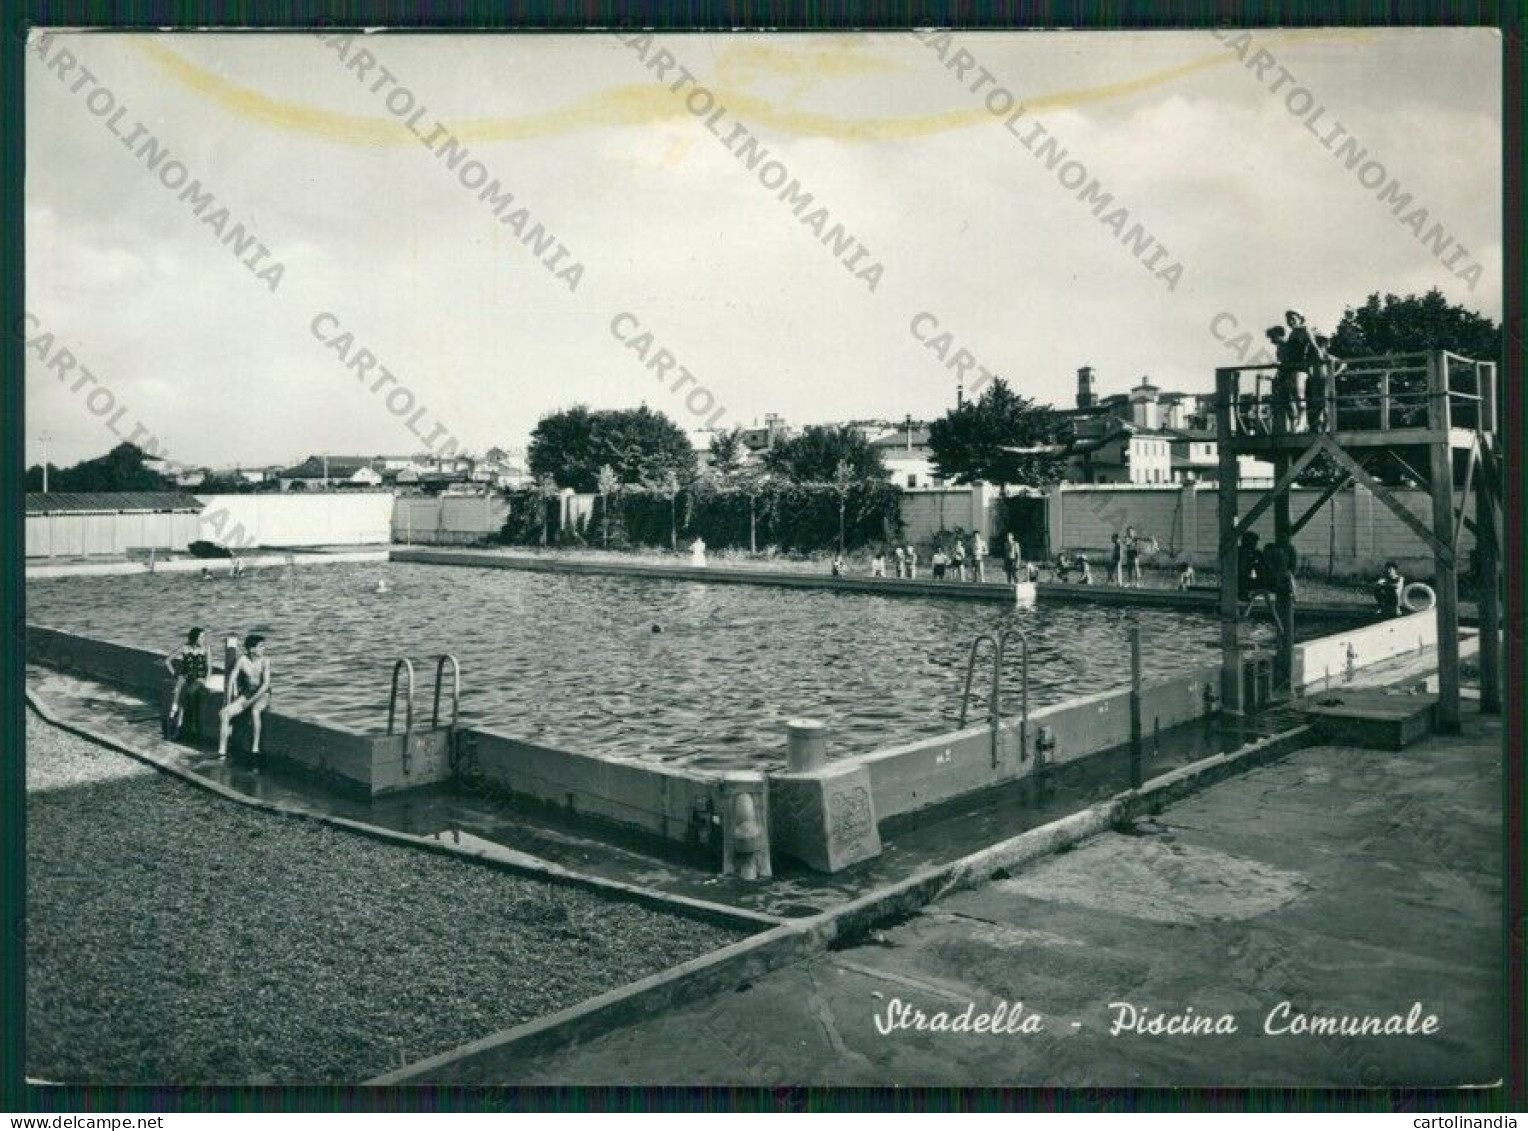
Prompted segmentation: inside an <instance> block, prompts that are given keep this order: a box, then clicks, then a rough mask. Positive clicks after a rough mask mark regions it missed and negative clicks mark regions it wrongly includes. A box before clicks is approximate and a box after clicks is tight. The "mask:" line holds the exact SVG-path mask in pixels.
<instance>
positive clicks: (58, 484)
mask: <svg viewBox="0 0 1528 1131" xmlns="http://www.w3.org/2000/svg"><path fill="white" fill-rule="evenodd" d="M147 458H148V456H147V453H145V452H144V450H143V449H142V448H140V447H138V445H137V444H130V443H127V442H125V441H124V442H123V443H120V444H118V445H117V446H116V447H115V448H113V449H112V450H111V451H109V452H107V453H106V454H105V455H104V456H97V457H96V458H95V459H90V460H83V461H81V462H80V463H77V464H75V465H74V466H73V467H65V468H62V469H58V468H54V467H53V466H52V465H51V464H50V465H49V468H48V487H49V488H50V489H51V490H54V491H173V490H175V482H174V480H172V479H170V478H169V477H168V476H165V475H161V474H159V472H157V471H155V470H154V469H153V468H150V467H145V466H144V462H143V461H144V460H145V459H147ZM34 483H35V486H34ZM27 490H29V491H41V490H42V466H41V465H40V464H39V465H36V466H33V467H31V468H29V469H28V470H27Z"/></svg>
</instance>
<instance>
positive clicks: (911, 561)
mask: <svg viewBox="0 0 1528 1131" xmlns="http://www.w3.org/2000/svg"><path fill="white" fill-rule="evenodd" d="M907 579H908V580H909V581H917V580H918V551H917V550H916V549H915V548H914V547H913V544H912V543H911V542H909V543H908V544H907Z"/></svg>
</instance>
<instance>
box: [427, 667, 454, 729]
mask: <svg viewBox="0 0 1528 1131" xmlns="http://www.w3.org/2000/svg"><path fill="white" fill-rule="evenodd" d="M447 664H450V665H451V721H450V722H449V723H447V724H446V726H448V727H450V728H451V729H453V730H454V729H456V720H457V719H458V718H459V717H460V715H461V713H462V666H461V664H459V663H457V662H456V657H455V656H453V655H452V654H451V653H450V652H442V653H441V654H440V655H439V656H437V657H436V658H435V705H434V707H433V708H432V709H431V711H430V726H431V727H439V726H440V685H441V677H442V676H443V675H444V674H445V670H446V665H447Z"/></svg>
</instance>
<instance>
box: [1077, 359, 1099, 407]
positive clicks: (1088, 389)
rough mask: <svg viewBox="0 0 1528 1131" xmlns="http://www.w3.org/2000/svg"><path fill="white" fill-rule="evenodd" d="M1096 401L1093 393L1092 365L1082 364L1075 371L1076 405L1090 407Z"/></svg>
mask: <svg viewBox="0 0 1528 1131" xmlns="http://www.w3.org/2000/svg"><path fill="white" fill-rule="evenodd" d="M1097 403H1098V398H1097V397H1096V396H1095V395H1094V394H1093V367H1092V366H1091V365H1084V366H1083V367H1082V368H1081V369H1079V370H1078V371H1077V407H1078V408H1092V407H1093V406H1094V405H1096V404H1097Z"/></svg>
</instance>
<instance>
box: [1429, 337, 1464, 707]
mask: <svg viewBox="0 0 1528 1131" xmlns="http://www.w3.org/2000/svg"><path fill="white" fill-rule="evenodd" d="M1427 378H1428V394H1429V395H1428V400H1427V422H1428V425H1429V426H1430V427H1431V428H1433V429H1436V430H1438V431H1441V432H1447V431H1448V430H1449V402H1448V358H1447V356H1446V355H1445V354H1444V353H1443V351H1441V350H1437V351H1434V352H1433V353H1432V354H1430V355H1429V356H1428V359H1427ZM1429 454H1430V456H1431V463H1432V467H1431V471H1432V475H1431V476H1430V480H1431V484H1430V485H1431V489H1432V532H1433V590H1434V591H1435V592H1436V593H1437V598H1438V601H1437V607H1436V612H1437V615H1438V709H1437V716H1436V717H1437V726H1438V730H1439V731H1441V732H1442V733H1444V734H1454V733H1457V732H1458V730H1459V725H1460V724H1459V573H1458V569H1457V567H1456V565H1455V560H1454V548H1453V546H1452V545H1450V544H1448V543H1449V541H1450V539H1451V538H1452V536H1453V533H1454V524H1453V518H1454V450H1453V448H1452V447H1451V446H1450V445H1448V444H1446V443H1445V444H1434V445H1432V448H1431V451H1430V453H1429Z"/></svg>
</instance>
